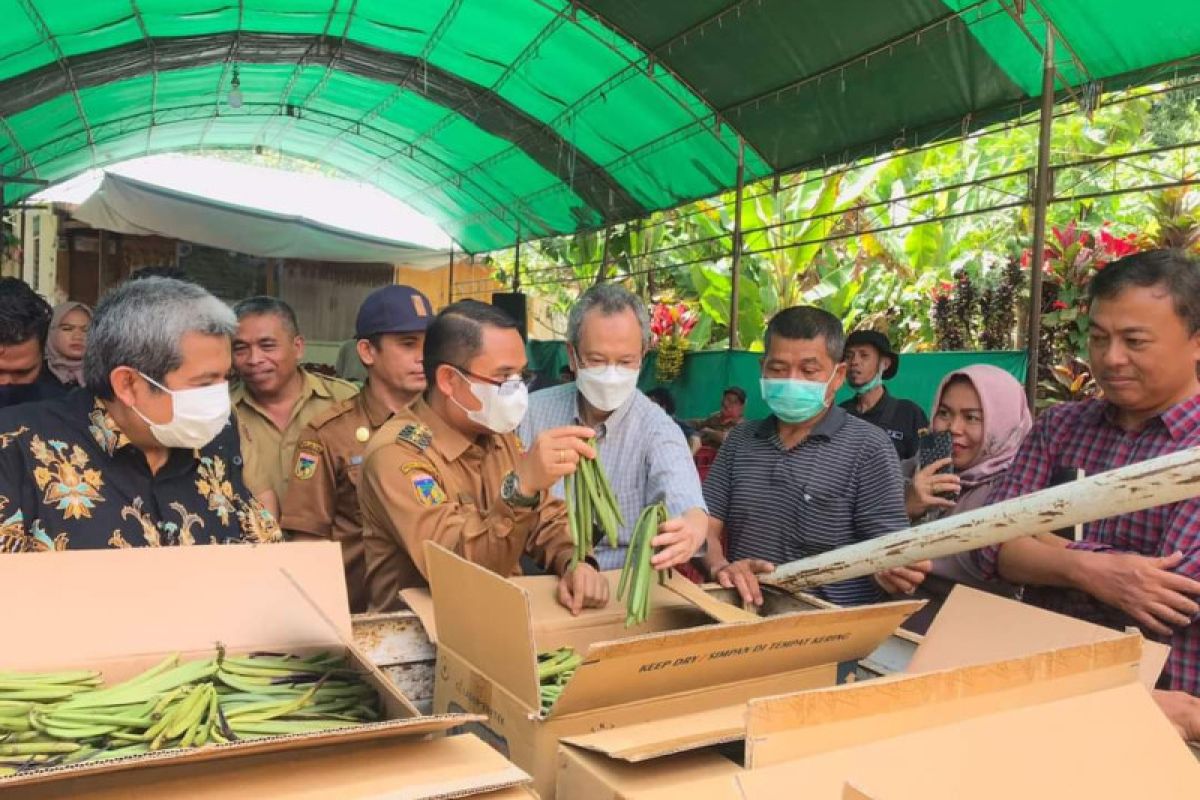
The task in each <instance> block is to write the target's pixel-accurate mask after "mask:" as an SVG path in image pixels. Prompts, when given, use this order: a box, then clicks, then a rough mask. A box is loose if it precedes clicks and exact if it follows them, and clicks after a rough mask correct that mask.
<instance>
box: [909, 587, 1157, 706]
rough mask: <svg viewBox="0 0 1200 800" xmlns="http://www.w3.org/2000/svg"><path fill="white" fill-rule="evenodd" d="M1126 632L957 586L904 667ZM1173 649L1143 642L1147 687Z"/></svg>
mask: <svg viewBox="0 0 1200 800" xmlns="http://www.w3.org/2000/svg"><path fill="white" fill-rule="evenodd" d="M1123 636H1125V634H1122V633H1121V632H1120V631H1114V630H1112V629H1110V628H1105V627H1103V626H1100V625H1093V624H1092V623H1090V622H1083V621H1082V620H1078V619H1074V618H1072V617H1068V616H1065V615H1063V614H1055V613H1053V612H1050V611H1046V610H1044V609H1041V608H1035V607H1034V606H1030V605H1027V604H1025V603H1018V602H1015V601H1013V600H1008V599H1005V598H1003V597H999V596H997V595H994V594H991V593H989V592H981V591H979V590H978V589H972V588H970V587H968V586H962V585H959V586H956V587H954V590H953V591H951V592H950V596H949V597H948V598H946V602H945V603H944V604H943V605H942V608H941V610H940V611H938V615H937V616H936V617H934V620H933V624H932V625H930V626H929V631H928V633H926V634H925V638H924V639H923V641H922V642H921V643H920V644H919V645H918V646H917V650H916V652H915V653H913V657H912V660H911V661H910V662H909V664H908V669H907V670H906V671H907V672H909V673H913V674H915V673H918V672H933V671H936V670H943V669H949V668H951V667H964V666H969V665H971V664H984V663H987V662H991V661H1004V660H1007V659H1012V658H1016V657H1018V656H1022V655H1026V654H1028V653H1037V652H1041V651H1045V650H1053V649H1055V648H1059V647H1065V646H1068V645H1075V644H1082V643H1085V642H1102V641H1109V640H1112V639H1119V638H1121V637H1123ZM1170 649H1171V648H1169V647H1167V646H1166V645H1164V644H1159V643H1158V642H1153V641H1150V640H1145V642H1144V643H1143V645H1142V658H1141V664H1140V666H1139V676H1140V680H1141V681H1142V684H1143V685H1145V686H1146V688H1148V689H1153V688H1154V685H1155V683H1156V682H1157V681H1158V676H1159V675H1160V674H1161V673H1162V670H1163V667H1164V666H1165V665H1166V663H1167V654H1168V653H1169V652H1170Z"/></svg>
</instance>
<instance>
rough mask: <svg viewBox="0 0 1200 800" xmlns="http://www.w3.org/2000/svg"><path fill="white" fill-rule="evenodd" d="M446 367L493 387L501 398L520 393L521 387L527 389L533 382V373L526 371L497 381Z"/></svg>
mask: <svg viewBox="0 0 1200 800" xmlns="http://www.w3.org/2000/svg"><path fill="white" fill-rule="evenodd" d="M447 366H449V367H453V368H454V369H456V370H458V372H459V374H460V375H462V376H463V377H471V378H475V379H476V380H480V381H483V382H484V383H487V384H491V385H492V386H495V387H496V389H497V390H498V391H497V394H499V395H500V396H501V397H504V396H506V395H510V394H513V393H514V392H517V391H520V389H521V387H526V388H527V387H528V386H529V384H530V383H531V382H532V381H533V373H532V372H530V371H529V370H527V369H523V370H521V372H520V374H518V375H510V376H508V377H507V378H505V379H504V380H502V381H498V380H496V379H495V378H489V377H487V376H486V375H480V374H478V373H476V372H471V370H469V369H464V368H463V367H456V366H454V365H453V364H447Z"/></svg>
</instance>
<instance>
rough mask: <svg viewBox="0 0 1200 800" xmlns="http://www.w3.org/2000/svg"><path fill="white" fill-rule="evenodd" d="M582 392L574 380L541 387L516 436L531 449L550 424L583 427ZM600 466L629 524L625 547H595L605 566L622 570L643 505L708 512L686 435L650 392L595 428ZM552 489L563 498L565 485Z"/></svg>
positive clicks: (671, 512) (674, 513) (637, 396)
mask: <svg viewBox="0 0 1200 800" xmlns="http://www.w3.org/2000/svg"><path fill="white" fill-rule="evenodd" d="M579 424H581V423H580V421H579V395H578V393H577V391H576V389H575V384H574V383H564V384H562V385H560V386H552V387H550V388H549V389H542V390H541V391H538V392H534V393H533V394H531V395H530V396H529V411H528V413H526V414H525V419H524V420H522V421H521V426H520V427H519V428H518V429H517V435H518V436H520V437H521V441H522V442H524V443H525V445H526V446H527V447H528V446H529V445H530V444H531V443H532V442H533V440H534V439H536V438H537V436H538V434H540V433H541V432H542V431H544V430H547V429H548V428H558V427H561V426H563V425H579ZM596 444H597V449H598V450H599V451H600V452H599V455H600V465H601V466H603V467H604V474H606V475H607V476H608V480H609V483H611V484H612V488H613V493H614V494H615V495H616V496H617V504H618V505H619V506H620V507H621V515H622V516H623V517H624V518H625V524H624V525H623V526H622V527H621V534H620V539H619V541H620V545H621V546H620V547H617V548H615V549H613V548H610V547H608V546H607V545H605V544H602V543H598V544H597V545H596V561H597V562H599V564H600V569H620V568H621V565H623V564H624V563H625V551H626V550H627V549H628V547H627V545H628V544H629V540H630V538H631V536H632V534H633V523H635V522H637V518H638V515H639V514H641V513H642V509H643V508H645V507H646V506H648V505H651V504H653V503H657V502H658V501H660V500H661V501H663V502H664V503H666V505H667V514H668V515H670V516H671V517H677V516H679V515H680V514H682V513H683V512H685V511H689V510H691V509H693V508H699V509H701V510H704V493H703V492H702V491H701V489H700V476H699V474H698V473H697V472H696V465H695V463H694V462H693V461H692V451H691V450H690V449H689V448H688V445H687V442H686V441H684V438H683V433H682V432H681V431H680V430H679V426H678V425H676V424H675V422H674V420H672V419H671V418H670V417H669V416H667V414H666V412H665V411H663V410H662V409H661V408H659V407H658V406H656V405H655V404H654V403H653V402H652V401H651V400H650V399H649V398H648V397H646V395H644V394H642V393H641V392H636V391H635V392H634V393H633V394H632V395H630V396H629V399H628V400H626V401H625V402H624V403H622V404H621V405H620V406H618V407H617V409H616V410H615V411H613V413H612V414H611V415H610V416H609V418H608V419H607V420H605V421H604V422H603V423H601V424H600V425H599V426H598V427H597V430H596ZM553 492H554V494H555V495H557V496H558V497H562V493H563V483H562V481H559V482H558V483H556V484H555V485H554V488H553Z"/></svg>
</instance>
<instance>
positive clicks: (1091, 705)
mask: <svg viewBox="0 0 1200 800" xmlns="http://www.w3.org/2000/svg"><path fill="white" fill-rule="evenodd" d="M863 688H865V685H864V687H863ZM877 723H878V718H868V719H862V720H859V722H858V724H860V725H864V726H868V727H870V726H874V725H876V724H877ZM796 755H797V754H792V755H791V756H789V758H788V759H787V760H783V761H781V762H779V763H777V764H774V765H772V766H766V767H762V768H755V769H750V770H746V771H745V772H743V773H741V774H739V775H737V776H736V777H735V779H734V780H735V781H736V783H737V785H738V789H739V791H738V792H737V793H736V794H735V795H734V796H736V797H739V798H747V799H748V800H767V798H770V800H774V798H778V797H784V796H790V795H794V794H795V788H796V787H797V786H803V787H804V796H805V798H811V800H842V798H844V797H847V796H851V797H853V796H855V795H846V794H845V788H846V785H847V784H850V785H852V786H854V787H856V788H857V790H858V791H859V795H858V796H859V797H861V796H866V797H869V798H872V800H959V798H964V797H970V798H972V800H1011V798H1014V797H1081V798H1083V797H1086V798H1089V800H1127V799H1128V798H1133V797H1152V798H1154V800H1185V799H1186V800H1194V798H1196V797H1200V766H1198V765H1197V764H1196V761H1195V758H1194V757H1193V756H1192V755H1191V753H1190V752H1188V749H1187V747H1186V745H1184V743H1183V742H1182V741H1181V740H1180V738H1179V735H1178V734H1177V733H1176V732H1175V731H1174V729H1173V728H1172V727H1171V724H1170V722H1168V720H1167V718H1166V717H1165V716H1164V715H1163V714H1162V712H1161V711H1160V710H1159V709H1158V707H1157V705H1156V704H1155V703H1154V701H1153V699H1152V698H1151V697H1150V695H1149V694H1148V693H1147V691H1146V689H1145V687H1143V686H1140V685H1138V682H1137V681H1136V680H1135V679H1133V678H1132V677H1130V679H1128V680H1126V681H1125V682H1124V683H1122V684H1119V685H1116V686H1110V687H1107V688H1101V689H1095V690H1093V691H1084V692H1083V693H1077V694H1069V695H1066V696H1063V697H1060V698H1057V699H1051V700H1048V701H1046V702H1039V703H1033V704H1028V705H1018V706H1010V707H1007V708H996V709H995V710H994V711H992V712H991V713H988V714H982V715H973V716H968V717H966V718H964V719H961V720H957V721H950V722H947V723H946V724H943V725H937V726H934V727H927V728H918V729H914V730H910V731H907V732H899V733H896V734H895V735H891V736H880V735H878V733H876V734H875V735H871V736H869V737H867V738H863V739H862V740H861V741H860V742H859V743H858V744H855V745H850V746H845V747H839V748H836V749H829V750H828V751H827V752H822V753H819V754H817V755H813V756H811V757H802V756H801V757H796Z"/></svg>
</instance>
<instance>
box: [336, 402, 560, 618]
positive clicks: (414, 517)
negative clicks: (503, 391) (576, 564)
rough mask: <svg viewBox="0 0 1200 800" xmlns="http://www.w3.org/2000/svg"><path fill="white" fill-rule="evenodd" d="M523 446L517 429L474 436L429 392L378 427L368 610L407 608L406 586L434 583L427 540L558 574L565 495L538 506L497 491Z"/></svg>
mask: <svg viewBox="0 0 1200 800" xmlns="http://www.w3.org/2000/svg"><path fill="white" fill-rule="evenodd" d="M520 454H521V446H520V443H519V442H518V440H517V437H516V436H514V435H513V434H505V435H488V436H480V437H478V438H476V439H474V440H472V439H469V438H467V437H466V436H464V435H463V434H461V433H459V432H458V431H457V430H455V429H453V428H451V427H450V425H449V424H447V423H446V422H445V421H444V420H443V419H442V418H441V417H439V416H438V415H437V413H435V412H434V411H433V409H431V408H430V407H429V406H428V405H427V404H426V403H425V401H424V400H418V401H417V402H416V403H415V404H413V406H412V408H410V409H409V410H408V411H406V412H405V413H403V414H397V415H396V416H394V417H392V419H391V420H390V421H389V422H388V423H387V424H386V425H384V426H383V427H382V428H380V429H379V433H378V434H376V435H375V437H374V438H373V439H372V440H371V443H370V444H369V445H367V452H366V455H365V457H364V463H363V475H362V483H361V485H360V487H359V502H360V503H361V505H362V513H363V544H364V545H365V546H366V551H367V585H368V590H369V592H370V609H371V611H391V610H394V609H396V608H400V607H402V606H403V604H402V602H401V600H400V597H399V592H400V590H401V589H408V588H411V587H421V586H426V585H428V576H427V574H426V569H425V553H424V543H425V541H426V540H429V541H433V542H437V543H438V544H440V545H442V546H444V547H446V548H448V549H450V550H453V551H454V552H456V553H458V554H459V555H460V556H462V557H464V558H466V559H468V560H470V561H472V562H474V563H476V564H479V565H480V566H482V567H486V568H487V569H490V570H491V571H493V572H496V573H498V574H500V575H505V576H508V575H515V574H519V570H520V564H519V562H520V558H521V554H522V553H524V552H528V553H530V554H531V555H532V556H534V557H535V558H536V559H538V560H539V561H540V562H541V563H542V564H543V565H544V566H545V567H546V568H547V569H549V570H551V571H553V572H555V573H557V574H560V575H561V574H562V573H563V572H564V571H565V570H566V569H567V566H568V565H569V564H570V561H571V551H572V545H571V535H570V532H569V530H568V528H567V507H566V505H564V504H563V501H562V500H559V499H557V498H554V497H551V496H550V493H549V492H543V493H542V498H541V501H540V502H539V503H538V505H537V506H535V507H533V508H521V507H516V506H511V505H509V504H508V503H506V502H505V501H504V500H501V499H500V483H501V481H502V480H503V479H504V476H505V475H507V474H508V473H509V472H510V471H511V470H513V469H514V468H515V467H516V464H517V459H518V458H519V457H520Z"/></svg>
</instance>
